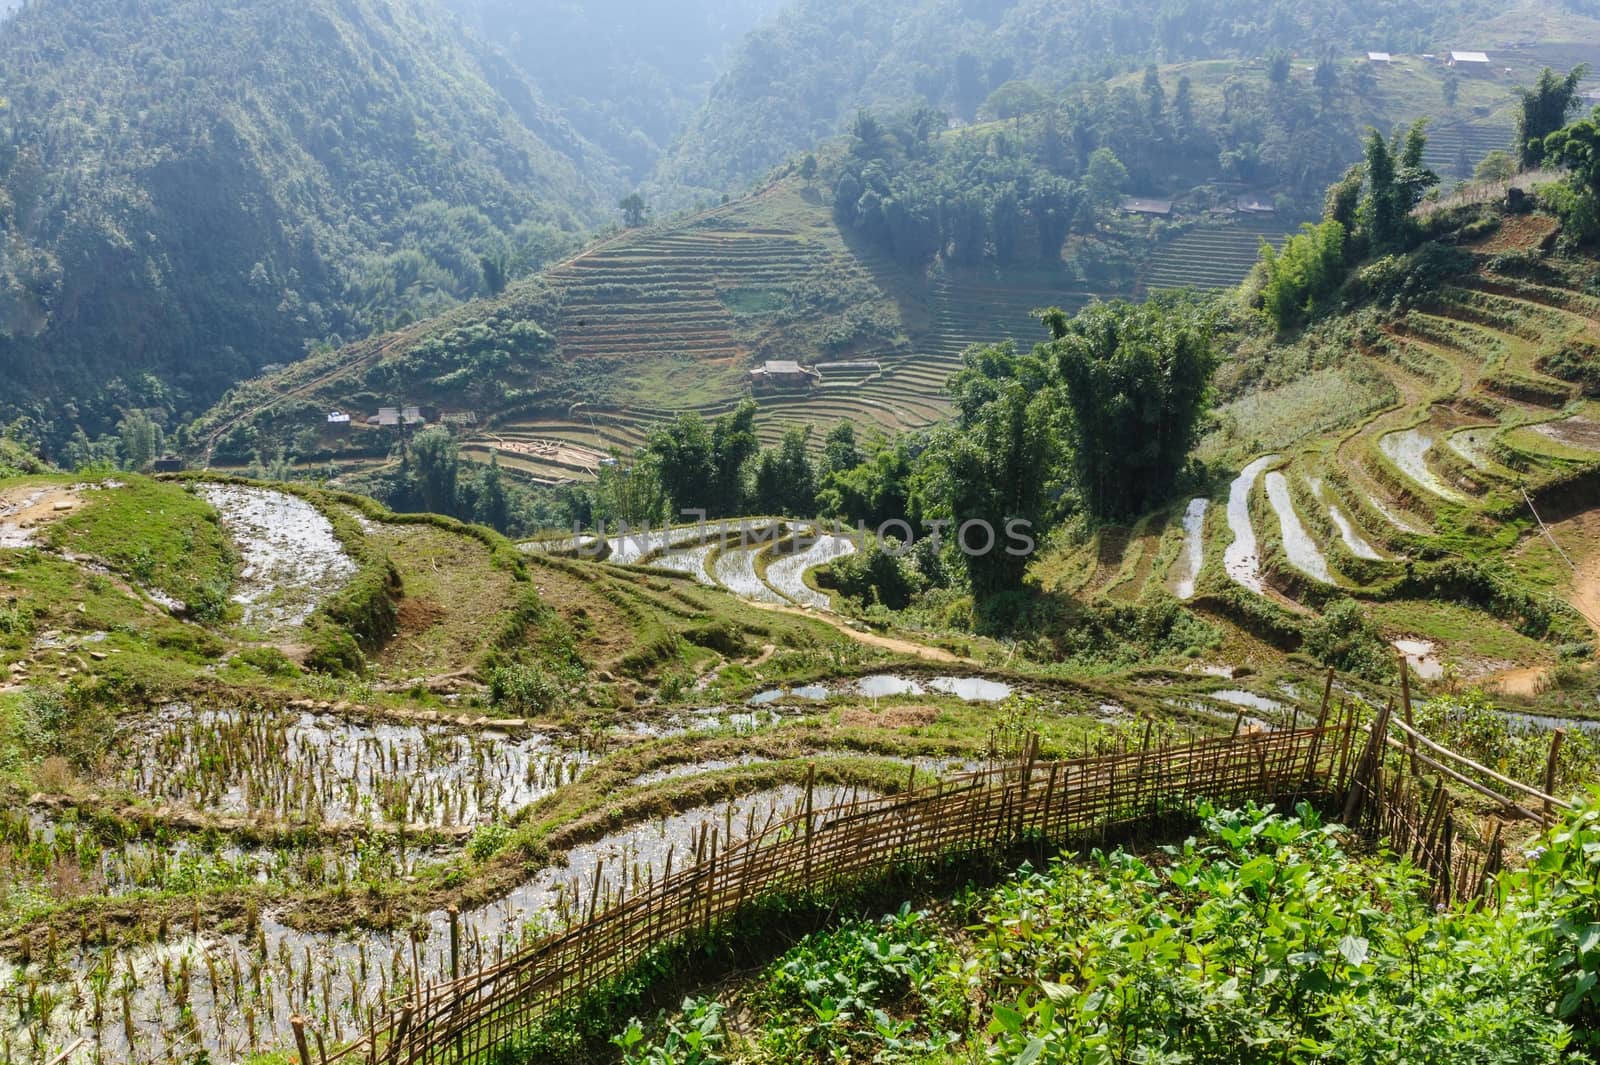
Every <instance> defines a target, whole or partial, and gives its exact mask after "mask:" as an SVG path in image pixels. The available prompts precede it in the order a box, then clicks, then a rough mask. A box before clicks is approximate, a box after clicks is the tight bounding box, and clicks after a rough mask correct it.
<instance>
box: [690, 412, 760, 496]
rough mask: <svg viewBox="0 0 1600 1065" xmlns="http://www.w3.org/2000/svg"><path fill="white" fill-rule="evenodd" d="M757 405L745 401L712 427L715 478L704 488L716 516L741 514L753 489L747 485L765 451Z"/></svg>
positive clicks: (712, 474) (712, 476)
mask: <svg viewBox="0 0 1600 1065" xmlns="http://www.w3.org/2000/svg"><path fill="white" fill-rule="evenodd" d="M756 409H757V408H756V405H755V403H754V401H752V400H748V399H747V400H745V401H744V402H743V403H740V404H739V405H738V406H737V407H735V408H734V409H733V411H732V412H730V413H728V414H724V415H722V417H720V418H718V419H717V420H716V422H715V424H713V425H712V427H711V479H710V481H709V482H708V483H707V484H706V485H705V486H704V490H705V491H706V492H707V493H708V498H707V499H706V502H705V504H704V506H705V509H706V511H707V512H708V513H709V514H711V516H713V517H725V516H727V515H729V514H738V513H740V512H741V511H742V510H743V509H744V506H745V500H746V497H747V495H748V494H749V489H748V487H747V486H746V484H745V481H746V475H747V472H748V469H749V466H750V462H751V460H752V459H754V458H755V457H756V454H757V452H759V451H760V450H761V442H760V441H759V440H758V439H757V438H756Z"/></svg>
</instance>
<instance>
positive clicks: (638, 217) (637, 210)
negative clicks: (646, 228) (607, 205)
mask: <svg viewBox="0 0 1600 1065" xmlns="http://www.w3.org/2000/svg"><path fill="white" fill-rule="evenodd" d="M617 206H619V207H621V208H622V224H623V225H625V226H627V227H628V228H629V229H637V228H639V227H640V226H642V225H644V223H645V219H646V218H648V217H649V215H650V207H649V205H648V204H646V203H645V202H644V197H643V196H641V195H640V194H639V193H637V192H630V193H629V194H628V195H627V196H624V197H623V199H622V202H621V203H619V204H618V205H617Z"/></svg>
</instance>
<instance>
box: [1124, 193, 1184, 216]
mask: <svg viewBox="0 0 1600 1065" xmlns="http://www.w3.org/2000/svg"><path fill="white" fill-rule="evenodd" d="M1117 207H1118V209H1119V210H1121V211H1122V212H1123V213H1124V214H1148V215H1157V216H1159V217H1162V218H1165V217H1167V216H1168V215H1170V214H1172V201H1171V200H1152V199H1146V198H1145V197H1143V196H1124V197H1123V198H1122V202H1121V203H1119V204H1118V205H1117Z"/></svg>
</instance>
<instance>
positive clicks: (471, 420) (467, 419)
mask: <svg viewBox="0 0 1600 1065" xmlns="http://www.w3.org/2000/svg"><path fill="white" fill-rule="evenodd" d="M439 420H440V421H441V422H443V423H444V424H445V425H449V426H454V427H457V428H461V427H466V426H473V425H477V424H478V414H477V412H476V411H470V410H457V411H450V412H449V413H447V414H441V415H439Z"/></svg>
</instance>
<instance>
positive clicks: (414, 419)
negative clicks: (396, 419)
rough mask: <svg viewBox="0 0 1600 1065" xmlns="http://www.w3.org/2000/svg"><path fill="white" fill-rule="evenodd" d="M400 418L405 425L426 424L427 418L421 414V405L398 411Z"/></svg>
mask: <svg viewBox="0 0 1600 1065" xmlns="http://www.w3.org/2000/svg"><path fill="white" fill-rule="evenodd" d="M400 420H401V421H403V422H405V423H406V424H407V425H427V424H428V419H426V418H424V417H423V416H422V408H421V407H406V408H405V409H403V410H402V411H401V412H400Z"/></svg>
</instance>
